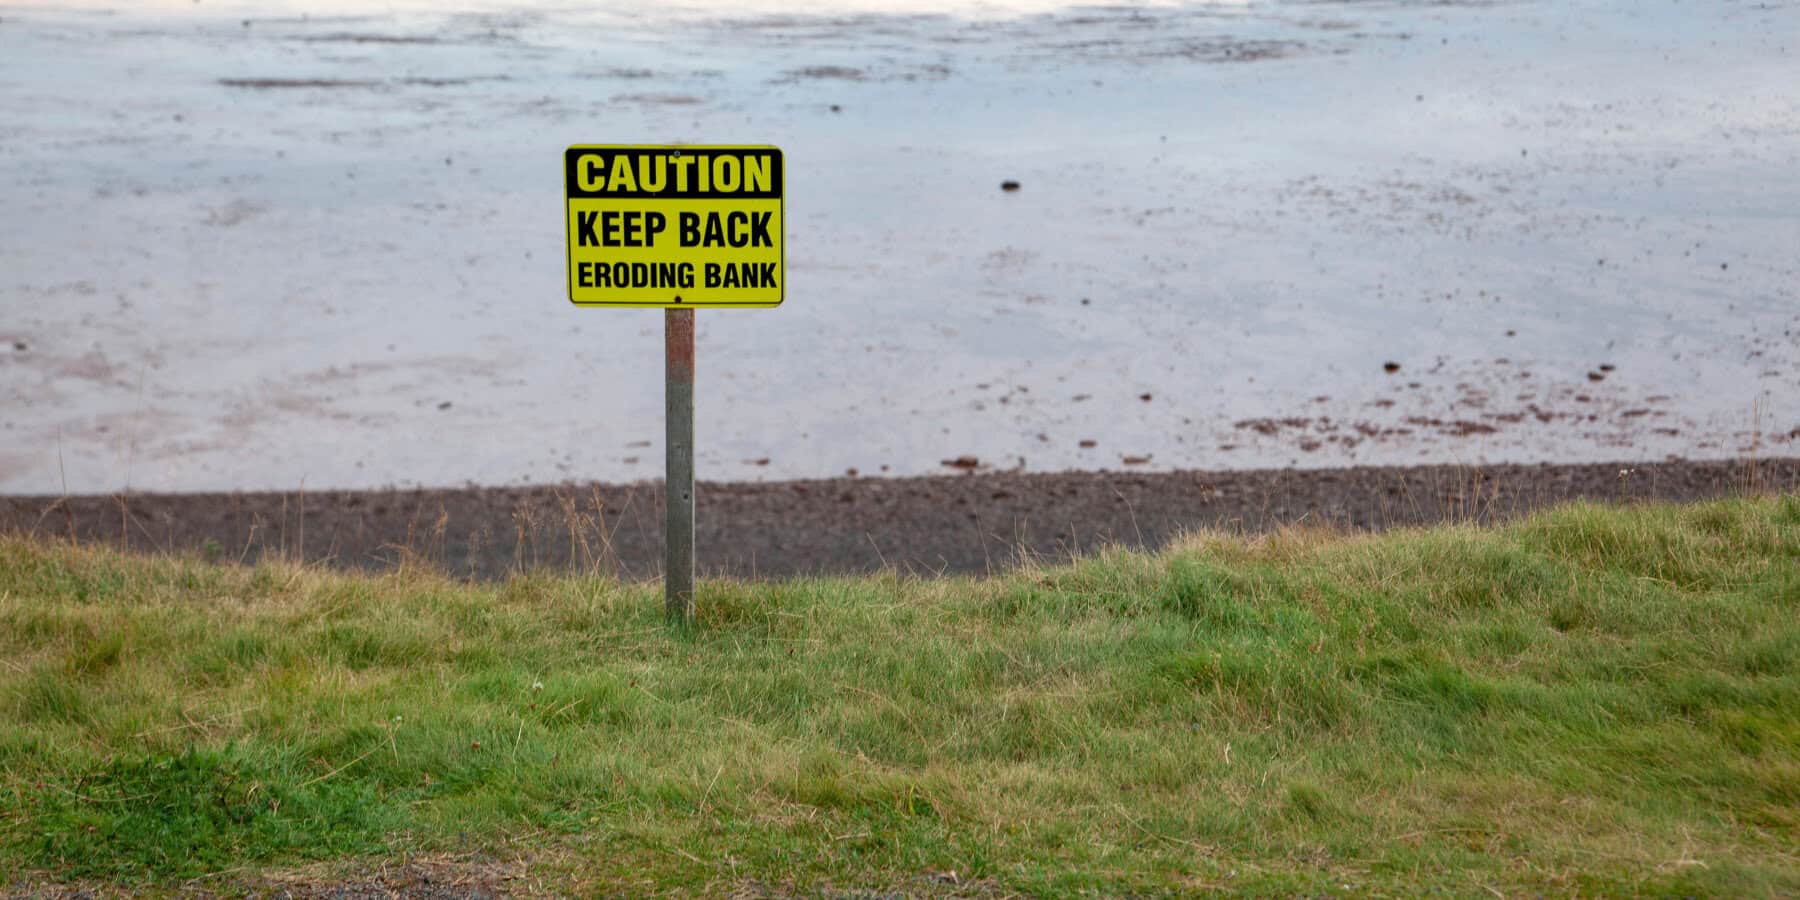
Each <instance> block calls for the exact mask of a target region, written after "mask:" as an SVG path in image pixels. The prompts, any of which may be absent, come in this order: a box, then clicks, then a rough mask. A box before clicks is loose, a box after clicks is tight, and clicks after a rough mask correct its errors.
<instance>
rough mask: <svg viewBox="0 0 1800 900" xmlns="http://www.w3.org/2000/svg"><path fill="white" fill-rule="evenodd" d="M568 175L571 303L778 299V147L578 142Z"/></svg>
mask: <svg viewBox="0 0 1800 900" xmlns="http://www.w3.org/2000/svg"><path fill="white" fill-rule="evenodd" d="M563 180H564V186H565V188H566V189H567V194H568V208H567V219H568V221H567V225H566V227H567V229H568V240H569V244H568V247H569V252H568V263H569V273H568V274H569V299H570V300H571V301H573V302H574V303H575V304H577V305H580V306H646V307H669V308H680V307H719V306H738V307H754V306H779V305H781V300H782V297H783V295H784V289H785V287H786V284H787V277H786V273H785V272H784V271H783V270H782V268H783V267H782V261H783V253H782V243H781V224H782V222H781V211H782V205H781V195H782V158H781V151H780V150H779V149H777V148H775V147H768V146H659V145H615V144H578V145H576V146H573V147H570V148H569V149H568V150H567V151H565V153H564V155H563Z"/></svg>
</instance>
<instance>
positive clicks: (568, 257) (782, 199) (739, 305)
mask: <svg viewBox="0 0 1800 900" xmlns="http://www.w3.org/2000/svg"><path fill="white" fill-rule="evenodd" d="M570 150H682V151H687V150H773V151H774V152H775V155H776V157H778V158H779V160H780V164H781V196H779V197H776V198H775V203H776V208H777V209H779V210H780V211H781V299H780V300H776V301H775V302H774V303H766V302H758V303H751V302H747V301H730V300H687V299H684V300H681V301H676V300H667V301H664V302H661V303H628V302H625V301H622V300H577V299H575V248H574V247H573V246H571V245H570V243H569V224H570V223H569V202H570V201H569V167H568V165H566V164H565V165H564V166H563V167H562V169H563V290H564V291H566V292H567V293H568V295H569V303H570V304H571V305H573V306H611V307H618V308H620V309H774V308H775V307H777V306H780V305H781V304H782V303H783V302H784V301H786V300H787V154H785V153H783V152H781V148H780V147H777V146H775V145H774V144H570V145H569V146H568V147H567V148H566V149H564V150H563V155H564V158H565V159H566V158H567V156H568V152H569V151H570ZM702 290H704V288H702Z"/></svg>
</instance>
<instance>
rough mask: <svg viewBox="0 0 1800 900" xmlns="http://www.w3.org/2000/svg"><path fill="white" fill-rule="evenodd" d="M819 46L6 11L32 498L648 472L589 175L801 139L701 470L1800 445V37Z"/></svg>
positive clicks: (1743, 9)
mask: <svg viewBox="0 0 1800 900" xmlns="http://www.w3.org/2000/svg"><path fill="white" fill-rule="evenodd" d="M784 6H786V5H785V4H775V3H773V2H771V3H769V4H766V5H765V6H764V7H761V8H758V7H746V6H741V5H726V4H712V5H708V4H705V3H701V4H690V5H687V6H682V7H677V8H673V9H672V10H671V9H666V8H663V7H659V6H656V5H652V4H624V5H617V6H613V7H611V8H610V11H608V12H604V13H594V12H579V13H577V12H570V11H566V10H563V9H561V8H560V7H558V6H557V5H553V4H548V3H531V2H511V3H499V2H494V3H485V4H477V5H470V6H468V7H466V8H465V9H466V10H467V11H463V12H444V11H441V9H434V8H433V5H431V4H425V3H404V4H395V3H387V2H382V3H376V2H366V3H357V2H351V0H334V2H331V3H328V4H318V3H309V4H300V3H293V4H279V5H270V4H256V5H255V6H254V9H256V10H257V11H256V12H248V11H246V10H248V9H251V8H252V7H250V6H234V5H231V4H223V5H221V4H214V3H210V2H209V3H200V4H194V3H180V4H175V3H150V4H144V5H137V6H132V7H124V8H116V9H109V8H106V7H104V6H102V5H99V4H92V3H88V2H85V0H84V2H83V3H81V4H76V5H72V6H71V5H58V6H55V7H51V6H21V5H16V4H10V5H9V4H3V3H0V208H3V209H4V210H5V211H6V212H5V215H4V218H3V220H0V222H3V226H0V227H3V228H4V231H3V232H0V234H3V238H0V304H3V306H0V309H3V310H4V315H3V316H0V404H3V407H4V411H3V413H0V420H3V421H0V425H3V428H0V491H4V492H13V493H17V492H43V493H55V492H60V491H62V490H64V489H65V486H66V489H67V490H69V491H75V492H87V491H107V490H116V489H119V488H123V487H130V488H133V489H140V490H195V489H221V488H257V487H266V488H294V487H298V486H301V485H305V486H306V487H309V488H323V487H361V486H382V485H410V484H426V485H443V484H461V483H464V482H475V483H481V484H502V483H517V482H550V481H560V480H564V479H590V478H592V479H602V480H629V479H635V478H643V477H654V476H656V475H658V474H660V472H661V456H662V455H661V440H660V439H661V430H662V427H661V426H662V420H661V415H662V407H661V403H662V390H661V388H662V386H661V377H662V367H661V323H660V314H659V313H657V312H655V311H636V310H626V311H620V310H603V309H576V308H573V307H571V306H569V305H568V303H567V301H566V299H565V293H564V289H563V282H562V279H563V271H562V265H563V255H562V244H561V242H562V240H563V233H562V210H561V193H560V192H561V184H560V177H561V175H560V153H561V150H562V148H563V147H564V146H566V145H568V144H570V143H577V142H636V141H643V142H664V141H709V142H759V143H760V142H767V143H774V144H778V145H780V146H781V147H782V148H783V149H784V150H785V151H786V153H787V158H788V172H789V184H788V194H789V196H788V198H787V220H788V231H787V237H786V240H787V245H788V250H787V259H788V266H787V268H788V276H789V280H790V284H789V286H788V292H787V297H788V299H787V302H786V304H785V305H784V306H783V307H782V308H780V309H778V310H769V311H716V312H702V313H701V314H700V315H699V328H700V337H699V373H700V385H699V436H700V437H699V443H700V447H699V465H700V474H701V477H702V478H710V479H754V478H765V477H766V478H776V477H815V476H828V475H836V474H841V473H843V472H844V471H846V470H848V469H856V470H858V471H860V472H861V473H864V474H877V473H893V474H916V473H924V472H934V471H952V469H949V468H946V467H944V466H943V465H942V462H943V461H944V460H951V459H955V458H957V457H962V456H972V457H975V458H976V459H977V460H979V463H980V465H982V466H984V467H989V466H991V467H995V468H1007V469H1011V468H1024V469H1028V470H1032V471H1040V470H1056V469H1071V468H1073V469H1094V468H1121V467H1133V468H1144V469H1168V468H1189V467H1198V468H1237V467H1262V466H1280V465H1302V466H1324V465H1339V464H1345V463H1404V462H1419V461H1431V462H1464V463H1475V462H1483V461H1488V462H1499V461H1531V460H1558V461H1582V460H1612V459H1656V458H1661V457H1663V456H1667V455H1680V456H1689V457H1729V456H1734V455H1738V454H1743V453H1762V454H1770V455H1775V454H1782V453H1791V452H1792V450H1793V447H1794V442H1795V441H1796V440H1800V256H1797V255H1796V253H1795V248H1796V247H1800V178H1797V177H1796V176H1795V175H1794V173H1795V172H1797V171H1800V92H1796V91H1795V90H1793V85H1794V84H1796V83H1800V56H1797V55H1796V54H1797V51H1800V4H1795V3H1791V2H1790V3H1750V2H1734V0H1716V2H1709V3H1674V2H1650V3H1646V2H1642V0H1554V2H1552V0H1544V2H1516V3H1506V2H1494V3H1461V4H1459V3H1441V2H1379V3H1378V2H1298V0H1294V2H1268V3H1249V4H1245V3H1231V4H1199V5H1156V6H1138V7H1132V8H1126V7H1094V6H1086V7H1083V6H1065V5H1059V4H1056V3H1053V2H1049V0H1014V2H1009V3H993V4H986V5H982V6H980V7H967V8H959V7H957V6H955V5H954V4H950V3H947V2H932V0H892V2H881V0H842V2H815V3H812V4H809V5H808V6H806V7H805V9H806V10H807V12H804V13H800V14H794V13H777V12H773V11H772V10H773V9H776V8H780V7H784ZM321 9H324V10H326V11H327V13H326V14H323V15H320V14H312V15H303V14H302V11H303V10H312V11H317V10H321ZM270 10H275V11H274V12H270ZM1004 179H1017V180H1018V181H1020V182H1021V183H1022V185H1023V187H1022V189H1021V190H1020V191H1018V192H1016V193H1003V192H1002V191H1000V190H999V183H1000V182H1001V181H1002V180H1004ZM1390 362H1391V363H1397V364H1398V366H1399V368H1398V370H1397V371H1394V372H1391V373H1390V372H1389V371H1387V370H1386V367H1385V364H1387V363H1390ZM1608 367H1610V368H1608ZM1594 379H1598V380H1594ZM1146 398H1147V399H1146ZM1086 442H1092V446H1083V444H1084V443H1086Z"/></svg>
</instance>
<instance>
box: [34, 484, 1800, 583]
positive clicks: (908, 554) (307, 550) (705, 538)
mask: <svg viewBox="0 0 1800 900" xmlns="http://www.w3.org/2000/svg"><path fill="white" fill-rule="evenodd" d="M1759 486H1760V487H1764V488H1773V489H1777V490H1794V489H1796V488H1797V487H1800V459H1781V460H1765V461H1762V462H1760V463H1757V464H1754V465H1750V464H1745V463H1737V462H1665V463H1654V464H1642V463H1627V464H1606V465H1524V466H1490V467H1485V468H1480V469H1475V468H1467V467H1458V466H1420V467H1406V468H1373V467H1364V468H1350V469H1324V470H1261V471H1240V472H1177V473H1166V474H1125V473H1108V472H1086V473H1061V474H1028V475H1012V474H976V475H965V476H948V477H931V478H898V479H884V478H843V479H830V480H820V481H782V482H766V483H736V484H702V485H701V486H700V492H699V535H698V539H699V547H700V564H701V566H702V568H703V569H704V570H705V571H706V572H708V573H713V574H720V573H728V574H732V575H741V576H758V577H776V576H786V575H796V574H814V573H829V572H865V571H870V570H874V569H879V568H881V567H882V566H884V565H885V566H894V567H897V568H899V569H902V570H906V571H915V572H922V573H933V572H945V573H971V572H973V573H980V572H986V571H995V570H1001V569H1004V568H1006V567H1009V566H1011V565H1013V564H1014V563H1015V562H1016V560H1017V559H1018V558H1019V554H1020V553H1021V552H1022V551H1023V552H1026V553H1031V554H1036V555H1037V556H1039V557H1044V558H1049V559H1058V558H1066V557H1067V556H1069V555H1070V554H1072V553H1078V552H1085V551H1090V550H1093V549H1095V548H1097V547H1100V546H1102V545H1104V544H1107V543H1110V542H1119V543H1123V544H1127V545H1131V546H1149V547H1155V546H1159V545H1161V544H1163V543H1165V542H1166V541H1168V540H1169V538H1170V537H1172V536H1174V535H1176V534H1179V533H1180V532H1182V531H1184V530H1191V529H1196V528H1222V529H1227V530H1243V531H1261V530H1266V529H1269V528H1273V527H1277V526H1281V525H1288V524H1293V523H1297V522H1309V523H1321V524H1332V525H1338V526H1347V527H1353V528H1373V529H1380V528H1388V527H1393V526H1399V525H1412V524H1419V523H1427V522H1437V521H1443V520H1446V519H1468V518H1473V519H1477V520H1481V521H1490V520H1493V519H1496V518H1504V517H1506V516H1510V515H1515V514H1518V513H1521V512H1525V511H1529V510H1531V509H1534V508H1537V507H1540V506H1543V505H1545V504H1547V503H1554V502H1558V501H1562V500H1568V499H1572V498H1577V497H1585V498H1595V499H1605V500H1621V499H1651V498H1656V499H1671V500H1691V499H1697V498H1704V497H1713V496H1719V495H1722V494H1727V493H1731V492H1734V491H1739V490H1743V489H1745V488H1749V487H1759ZM661 516H662V502H661V485H660V484H659V483H657V482H639V483H635V484H628V485H603V484H595V485H564V486H557V487H535V488H463V489H445V490H394V491H356V492H350V491H344V492H326V493H306V494H300V493H239V494H143V495H132V496H129V497H108V496H87V497H69V498H56V497H0V529H5V530H17V531H26V532H33V531H35V532H37V533H40V534H65V535H66V534H72V535H74V536H75V537H77V538H78V539H80V540H83V541H96V540H98V541H106V542H111V543H118V542H120V540H121V535H123V536H124V537H123V540H124V542H125V543H127V544H128V545H129V546H131V547H132V548H134V549H144V550H175V551H182V552H197V553H201V554H203V555H209V556H215V557H218V558H228V559H244V560H252V559H255V558H257V557H259V556H260V555H262V554H266V553H279V552H287V553H295V552H299V551H301V550H303V551H304V554H305V557H306V558H307V559H309V560H325V561H329V562H331V563H333V564H338V565H347V566H356V567H364V568H378V567H381V566H384V565H389V564H392V563H393V562H395V561H397V560H399V559H401V558H402V557H403V556H404V555H406V554H414V555H416V556H419V557H423V558H424V559H427V560H430V561H432V562H434V563H437V564H441V565H444V566H446V567H448V568H449V569H450V570H451V571H452V572H454V573H456V574H458V575H473V576H476V577H494V576H498V575H503V574H505V573H507V572H509V571H513V570H516V569H531V568H555V569H562V568H567V567H569V566H571V565H574V566H577V567H588V566H602V567H606V568H607V569H609V570H612V571H617V572H620V573H622V574H624V575H626V576H628V577H651V576H654V575H655V574H656V572H657V570H658V568H659V566H660V554H661V547H662V539H661V522H662V519H661Z"/></svg>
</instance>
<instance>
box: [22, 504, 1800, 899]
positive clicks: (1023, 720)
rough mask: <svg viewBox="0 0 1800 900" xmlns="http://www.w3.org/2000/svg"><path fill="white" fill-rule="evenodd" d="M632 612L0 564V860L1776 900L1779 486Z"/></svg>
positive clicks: (435, 587) (722, 887)
mask: <svg viewBox="0 0 1800 900" xmlns="http://www.w3.org/2000/svg"><path fill="white" fill-rule="evenodd" d="M660 603H661V598H660V595H659V593H658V592H657V589H656V587H655V586H654V585H648V586H645V585H630V584H620V583H617V582H613V581H607V580H600V579H583V578H579V577H522V578H516V579H513V580H512V581H510V582H507V583H505V584H503V585H467V584H461V583H457V582H452V581H449V580H446V579H443V578H440V577H438V576H435V575H432V574H430V573H427V572H420V571H401V572H396V573H394V574H391V575H386V576H381V577H353V576H345V575H340V574H334V573H328V572H324V571H321V570H318V569H313V568H303V567H298V566H289V565H282V564H262V565H258V566H256V567H254V568H237V567H230V566H217V565H211V564H207V563H204V562H201V561H198V560H179V559H144V558H137V557H128V556H121V555H118V554H116V553H113V552H110V551H105V550H96V549H82V548H74V547H70V546H66V545H58V544H49V543H44V542H34V541H29V540H24V539H0V871H13V872H24V873H32V872H35V873H38V876H37V877H43V876H45V875H48V876H49V877H53V878H59V879H72V880H83V881H85V882H87V883H90V884H91V883H111V884H115V885H123V886H127V887H130V886H141V885H144V884H145V883H149V884H152V885H159V886H164V887H171V886H179V885H181V884H184V883H186V881H187V879H192V878H195V877H201V878H203V879H207V877H208V876H210V879H209V880H203V881H202V882H201V883H204V884H211V885H214V886H224V887H227V888H228V889H229V888H230V887H231V886H233V885H244V884H256V883H258V879H261V878H265V877H270V873H271V872H274V873H281V872H291V871H293V869H294V867H296V866H302V865H303V864H306V863H308V862H309V861H317V860H333V859H338V860H345V859H348V860H364V861H369V860H379V859H392V858H395V857H398V856H401V855H404V854H410V853H447V854H465V855H467V854H475V855H478V856H479V857H481V858H494V859H499V860H501V861H504V862H507V863H508V864H509V865H512V866H513V867H514V870H515V871H517V872H518V873H520V874H521V875H522V876H524V877H523V878H522V879H521V880H520V881H519V882H517V883H516V884H515V885H514V886H515V887H526V886H530V885H532V884H539V885H545V886H554V887H556V888H558V889H566V890H572V891H590V892H606V891H624V892H629V893H638V892H641V891H643V890H645V889H646V888H647V887H648V886H649V885H655V886H658V887H660V888H663V889H667V890H670V891H679V892H709V893H725V892H729V891H732V890H756V889H770V890H775V891H778V892H782V891H796V892H809V891H812V890H817V889H827V888H834V887H835V888H849V887H876V888H886V889H901V890H913V891H959V892H964V893H970V894H982V893H989V892H994V893H1000V892H1011V891H1017V892H1028V893H1033V894H1053V895H1054V894H1071V893H1077V892H1082V891H1098V892H1103V893H1123V892H1147V893H1165V892H1168V893H1185V892H1191V891H1195V890H1199V889H1204V888H1225V889H1233V890H1245V891H1270V892H1288V891H1329V892H1332V893H1343V892H1346V888H1348V891H1349V892H1351V893H1363V892H1368V893H1399V894H1408V895H1411V894H1418V893H1421V892H1425V891H1427V890H1431V889H1442V890H1447V891H1449V892H1451V893H1453V894H1468V895H1475V894H1488V893H1490V892H1491V891H1498V892H1501V893H1515V892H1523V891H1531V892H1550V893H1557V894H1562V893H1577V892H1579V893H1583V894H1589V893H1595V892H1610V893H1646V892H1671V893H1684V894H1685V893H1692V894H1712V895H1740V896H1741V895H1781V894H1786V895H1792V894H1794V893H1796V892H1800V850H1797V849H1796V848H1800V498H1796V497H1786V498H1758V499H1745V500H1733V501H1725V502H1717V503H1709V504H1705V505H1699V506H1687V507H1680V506H1644V507H1631V508H1607V507H1596V506H1573V507H1566V508H1562V509H1559V510H1556V511H1553V512H1549V513H1545V514H1541V515H1538V516H1535V517H1533V518H1530V519H1528V520H1525V521H1521V522H1519V523H1516V524H1513V525H1510V526H1508V527H1505V528H1500V529H1495V530H1475V529H1459V528H1439V529H1433V530H1427V531H1411V532H1392V533H1387V534H1383V535H1379V536H1333V535H1328V534H1316V533H1286V534H1280V535H1276V536H1271V537H1266V538H1258V539H1251V540H1244V539H1236V538H1223V537H1209V536H1200V537H1195V538H1193V539H1190V540H1188V541H1185V542H1183V543H1181V544H1180V545H1179V546H1177V547H1175V548H1172V549H1170V550H1169V551H1167V552H1165V553H1162V554H1159V555H1153V556H1152V555H1139V554H1127V553H1106V554H1101V555H1099V556H1096V557H1094V558H1091V559H1087V560H1085V561H1082V562H1079V563H1076V564H1074V565H1070V566H1059V567H1039V568H1031V569H1027V570H1024V571H1021V572H1019V573H1017V574H1015V575H1011V576H1007V577H1003V578H995V579H992V580H956V579H946V580H935V581H923V580H914V579H910V578H905V577H899V576H885V577H873V578H863V579H843V580H819V581H790V582H779V583H768V584H740V583H719V582H715V583H707V584H704V585H703V587H702V590H701V596H700V601H699V604H700V609H701V616H700V622H699V624H698V626H697V627H696V628H694V629H692V630H691V631H689V632H686V633H672V632H670V631H668V630H666V629H665V628H664V627H663V626H662V625H661V622H660V618H659V616H660ZM308 871H315V870H308ZM219 873H223V874H219ZM952 873H954V874H952ZM0 886H3V883H0Z"/></svg>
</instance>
